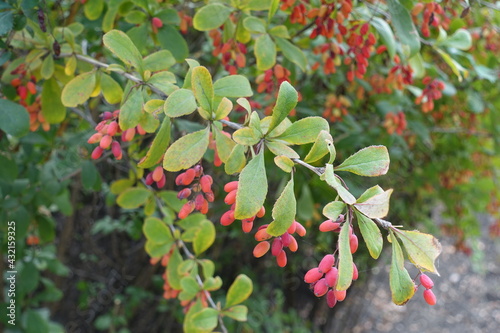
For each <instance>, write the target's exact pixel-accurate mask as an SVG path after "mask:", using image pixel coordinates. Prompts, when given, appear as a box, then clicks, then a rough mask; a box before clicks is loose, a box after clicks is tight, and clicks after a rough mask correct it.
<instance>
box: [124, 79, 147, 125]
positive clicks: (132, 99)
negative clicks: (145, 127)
mask: <svg viewBox="0 0 500 333" xmlns="http://www.w3.org/2000/svg"><path fill="white" fill-rule="evenodd" d="M143 104H144V97H143V95H142V88H138V89H134V90H132V91H131V92H130V94H129V96H128V98H127V100H126V101H125V103H123V105H122V107H121V109H120V117H119V120H118V121H119V123H120V128H121V129H122V130H126V129H129V128H133V127H135V126H137V124H138V123H139V121H140V120H141V117H142V114H143V111H142V106H143Z"/></svg>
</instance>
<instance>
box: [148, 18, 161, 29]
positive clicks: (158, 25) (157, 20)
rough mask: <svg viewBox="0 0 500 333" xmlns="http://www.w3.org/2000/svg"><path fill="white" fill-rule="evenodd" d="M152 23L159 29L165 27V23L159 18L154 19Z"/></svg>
mask: <svg viewBox="0 0 500 333" xmlns="http://www.w3.org/2000/svg"><path fill="white" fill-rule="evenodd" d="M151 23H152V24H153V25H154V26H155V27H157V28H161V27H163V22H162V21H161V20H160V19H159V18H158V17H153V19H152V20H151Z"/></svg>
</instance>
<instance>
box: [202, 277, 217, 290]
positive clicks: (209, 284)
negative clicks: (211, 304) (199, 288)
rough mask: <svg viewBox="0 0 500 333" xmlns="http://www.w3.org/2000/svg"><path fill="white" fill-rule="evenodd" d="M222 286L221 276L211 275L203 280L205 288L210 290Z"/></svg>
mask: <svg viewBox="0 0 500 333" xmlns="http://www.w3.org/2000/svg"><path fill="white" fill-rule="evenodd" d="M220 287H222V279H221V278H220V277H219V276H216V277H209V278H207V279H206V280H205V281H203V289H205V290H208V291H215V290H219V289H220Z"/></svg>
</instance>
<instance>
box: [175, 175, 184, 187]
mask: <svg viewBox="0 0 500 333" xmlns="http://www.w3.org/2000/svg"><path fill="white" fill-rule="evenodd" d="M184 175H185V173H184V172H183V173H181V174H179V175H178V176H177V177H175V185H182V183H183V182H184Z"/></svg>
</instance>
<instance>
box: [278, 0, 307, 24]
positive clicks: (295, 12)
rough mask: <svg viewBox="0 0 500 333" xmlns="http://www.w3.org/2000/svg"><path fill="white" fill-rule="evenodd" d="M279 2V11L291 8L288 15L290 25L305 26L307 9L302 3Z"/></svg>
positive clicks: (291, 0)
mask: <svg viewBox="0 0 500 333" xmlns="http://www.w3.org/2000/svg"><path fill="white" fill-rule="evenodd" d="M281 2H282V4H281V10H283V11H285V10H287V9H288V8H292V13H291V14H290V22H291V23H298V24H302V25H305V24H306V17H307V9H306V6H305V5H304V3H302V1H300V0H299V1H296V0H281Z"/></svg>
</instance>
